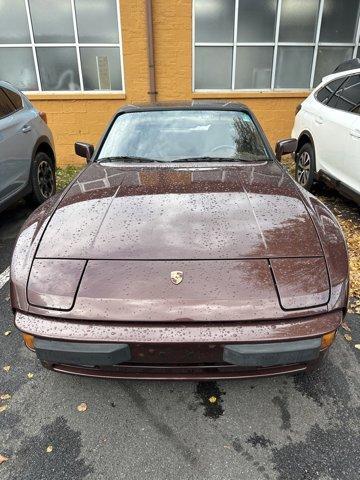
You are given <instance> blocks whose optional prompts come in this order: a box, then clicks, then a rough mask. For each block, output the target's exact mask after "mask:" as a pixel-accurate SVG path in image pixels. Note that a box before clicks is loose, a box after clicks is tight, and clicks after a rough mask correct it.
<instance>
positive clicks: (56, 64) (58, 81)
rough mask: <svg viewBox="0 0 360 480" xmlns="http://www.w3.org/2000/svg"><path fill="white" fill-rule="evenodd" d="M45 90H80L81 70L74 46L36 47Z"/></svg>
mask: <svg viewBox="0 0 360 480" xmlns="http://www.w3.org/2000/svg"><path fill="white" fill-rule="evenodd" d="M36 53H37V57H38V63H39V70H40V78H41V85H42V89H43V90H79V89H80V82H79V72H78V65H77V59H76V51H75V48H73V47H39V48H37V49H36Z"/></svg>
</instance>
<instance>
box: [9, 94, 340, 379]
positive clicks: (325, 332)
mask: <svg viewBox="0 0 360 480" xmlns="http://www.w3.org/2000/svg"><path fill="white" fill-rule="evenodd" d="M295 150H296V140H294V139H288V140H283V141H280V142H278V144H277V145H276V149H275V153H274V152H273V151H272V149H271V147H270V145H269V143H268V141H267V139H266V137H265V135H264V132H263V131H262V129H261V127H260V125H259V123H258V122H257V120H256V118H255V117H254V115H253V113H252V112H251V111H250V110H249V109H248V108H247V107H246V106H244V105H241V104H237V103H226V104H220V103H198V104H194V103H184V104H154V105H142V106H133V105H132V106H128V107H125V108H122V109H121V110H119V111H118V112H117V113H116V115H115V116H114V117H113V119H112V120H111V122H110V124H109V126H108V128H107V129H106V132H105V134H104V135H103V137H102V138H101V140H100V141H99V144H98V146H97V147H96V148H94V147H93V146H92V145H90V144H87V143H80V142H78V143H76V144H75V151H76V153H77V154H78V155H80V156H82V157H85V158H86V160H87V163H88V164H87V166H86V168H85V169H84V170H83V171H82V172H81V173H80V174H79V175H78V176H77V177H76V178H75V179H74V180H73V181H72V183H71V184H70V185H69V186H68V187H67V188H66V189H65V190H64V191H62V192H60V193H58V194H56V195H55V196H53V197H51V198H50V199H49V200H47V201H46V202H45V203H44V204H42V205H41V206H40V207H39V208H38V209H37V210H35V211H34V212H33V214H32V215H31V216H30V217H29V218H28V220H27V221H26V223H25V225H24V226H23V228H22V230H21V232H20V234H19V237H18V239H17V243H16V246H15V250H14V254H13V259H12V265H11V301H12V308H13V311H14V314H15V323H16V326H17V328H18V329H19V330H20V331H21V332H22V334H23V338H24V341H25V344H26V345H27V347H28V348H30V349H31V350H33V351H34V352H35V353H36V355H37V356H38V358H39V359H40V361H41V362H42V364H43V365H44V366H45V367H47V368H49V369H52V370H54V371H57V372H64V373H70V374H77V375H87V376H99V377H108V378H122V379H127V378H132V379H134V378H138V379H139V378H140V379H192V378H196V379H218V378H246V377H252V376H266V375H277V374H280V373H290V372H300V371H309V370H310V369H312V368H314V367H315V366H316V365H317V364H318V363H319V361H320V360H321V359H322V358H323V357H324V355H325V354H326V353H327V351H328V349H329V347H330V345H331V344H332V342H333V341H334V339H335V335H336V331H337V329H338V327H339V325H340V324H341V322H342V320H343V318H344V315H345V313H346V308H347V297H348V258H347V250H346V244H345V240H344V236H343V234H342V232H341V229H340V227H339V225H338V223H337V221H336V220H335V218H334V216H333V215H332V214H331V212H330V211H329V210H328V209H327V208H326V207H325V206H324V205H323V204H322V203H321V202H320V201H319V200H318V199H317V198H315V197H314V196H313V195H311V194H310V193H309V192H307V191H306V190H304V189H303V188H302V187H301V186H299V185H298V184H296V183H295V182H294V180H293V179H292V178H291V177H290V175H289V174H288V173H287V170H286V168H285V167H284V166H283V165H282V164H281V163H280V159H281V157H282V155H285V154H290V153H292V152H294V151H295Z"/></svg>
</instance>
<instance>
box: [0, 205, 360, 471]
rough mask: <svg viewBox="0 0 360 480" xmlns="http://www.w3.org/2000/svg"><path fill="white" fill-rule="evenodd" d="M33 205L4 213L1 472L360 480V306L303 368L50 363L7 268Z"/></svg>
mask: <svg viewBox="0 0 360 480" xmlns="http://www.w3.org/2000/svg"><path fill="white" fill-rule="evenodd" d="M30 212H31V211H30V210H29V209H28V208H27V207H26V206H25V205H24V204H22V203H20V204H17V205H15V206H14V207H13V208H11V209H9V210H8V211H6V212H4V213H2V214H0V319H1V330H0V359H1V362H0V363H1V365H0V395H2V396H4V395H5V397H4V398H5V399H3V400H1V401H0V406H6V408H5V409H0V410H2V411H1V412H0V432H1V433H0V455H2V456H4V457H6V458H7V459H8V460H7V461H4V462H3V463H1V464H0V478H1V479H2V480H7V479H16V480H23V479H31V480H42V479H44V480H45V479H46V480H53V479H62V480H69V479H79V480H80V479H85V478H86V479H96V480H100V479H142V478H146V479H147V480H151V479H156V480H160V479H166V480H171V479H192V480H193V479H194V480H195V479H227V480H230V479H234V480H235V479H236V480H238V479H246V480H262V479H266V480H269V479H277V480H288V479H291V480H303V479H309V480H313V479H321V480H329V479H331V480H333V479H339V480H340V479H341V480H343V479H347V480H350V479H354V480H358V479H359V475H360V474H359V472H360V434H359V432H360V388H359V387H360V367H359V359H360V350H358V349H357V348H355V345H358V344H360V323H359V321H360V320H359V316H357V315H355V314H354V315H349V316H348V318H347V322H348V325H349V327H350V330H351V331H350V332H349V331H345V330H343V329H342V330H341V332H339V335H338V336H337V339H336V342H335V345H334V346H333V347H332V349H331V351H330V354H329V356H328V358H327V360H326V362H325V364H324V365H323V367H322V368H321V369H320V370H318V371H317V372H314V373H313V374H311V375H308V376H304V375H297V376H281V377H274V378H268V379H258V380H246V381H224V382H205V383H196V382H179V383H177V382H144V381H141V382H137V381H128V382H125V381H117V380H112V381H110V380H103V379H99V380H98V379H87V378H79V377H72V376H65V375H61V374H57V373H52V372H49V371H47V370H45V369H43V368H42V367H41V366H40V364H39V362H38V361H37V359H36V357H35V355H34V354H32V353H31V352H30V351H28V350H27V349H26V348H25V346H24V345H23V342H22V340H21V337H20V335H19V333H18V332H17V331H16V330H15V328H14V326H13V316H12V312H11V309H10V303H9V282H8V281H7V272H8V271H7V267H8V266H9V265H10V259H11V252H12V248H13V245H14V242H15V238H16V235H17V232H18V230H19V228H20V227H21V224H22V222H23V221H24V220H25V219H26V217H27V216H28V215H29V214H30ZM3 272H5V273H4V274H3V276H1V274H2V273H3ZM9 331H10V332H11V333H10V334H7V335H5V333H8V332H9ZM345 336H347V339H346V337H345ZM4 367H10V369H9V368H6V369H5V370H4ZM6 370H8V371H6ZM29 374H30V375H29ZM29 377H30V378H29ZM7 395H10V396H11V397H10V398H7ZM211 397H214V398H211ZM210 398H211V400H212V401H213V403H211V402H210V401H209V399H210ZM214 399H215V400H214ZM81 403H86V406H87V409H86V410H85V411H82V412H80V411H78V409H77V407H78V405H79V404H81ZM0 458H1V457H0ZM0 461H1V460H0Z"/></svg>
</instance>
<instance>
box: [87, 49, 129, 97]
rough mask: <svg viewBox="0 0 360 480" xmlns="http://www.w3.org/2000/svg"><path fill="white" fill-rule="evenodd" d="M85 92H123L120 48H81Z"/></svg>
mask: <svg viewBox="0 0 360 480" xmlns="http://www.w3.org/2000/svg"><path fill="white" fill-rule="evenodd" d="M80 55H81V68H82V73H83V79H84V89H85V90H121V89H122V83H121V66H120V50H119V48H118V47H88V48H80Z"/></svg>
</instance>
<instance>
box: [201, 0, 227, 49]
mask: <svg viewBox="0 0 360 480" xmlns="http://www.w3.org/2000/svg"><path fill="white" fill-rule="evenodd" d="M234 17H235V0H227V1H225V2H224V0H195V41H196V42H233V41H234Z"/></svg>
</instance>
